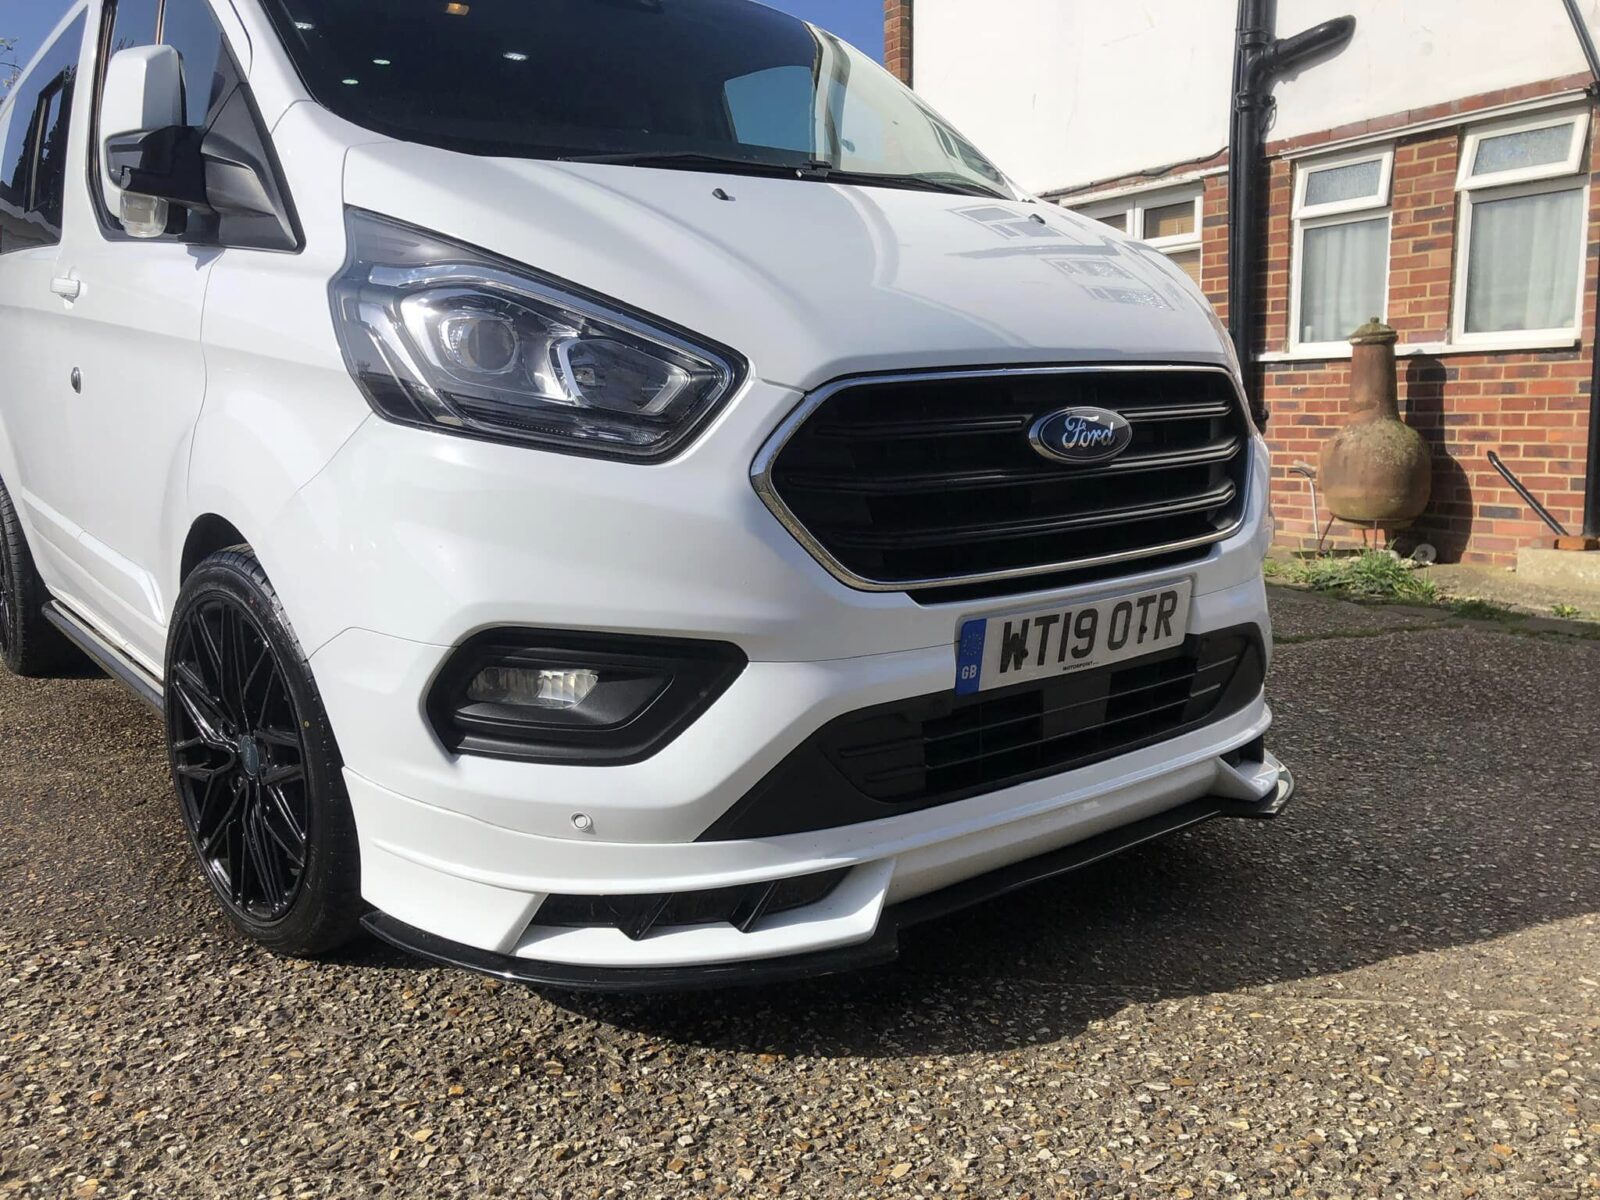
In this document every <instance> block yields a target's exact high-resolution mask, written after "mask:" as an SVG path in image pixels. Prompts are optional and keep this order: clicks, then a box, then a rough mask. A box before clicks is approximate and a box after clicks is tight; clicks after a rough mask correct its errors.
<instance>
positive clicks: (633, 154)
mask: <svg viewBox="0 0 1600 1200" xmlns="http://www.w3.org/2000/svg"><path fill="white" fill-rule="evenodd" d="M556 161H557V162H574V163H615V164H617V165H619V166H626V167H684V168H687V169H689V170H706V171H745V172H750V173H759V174H762V175H799V176H800V177H802V178H806V179H826V178H827V177H828V175H829V174H830V173H832V171H833V164H832V163H829V162H825V161H823V160H821V159H806V160H804V161H803V162H797V163H783V162H774V161H772V160H771V159H765V158H739V157H738V156H737V155H733V154H704V153H701V152H700V151H697V150H633V151H624V152H623V153H620V154H564V155H562V156H561V157H560V158H559V159H557V160H556Z"/></svg>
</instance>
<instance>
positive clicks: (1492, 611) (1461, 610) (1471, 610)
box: [1450, 599, 1521, 621]
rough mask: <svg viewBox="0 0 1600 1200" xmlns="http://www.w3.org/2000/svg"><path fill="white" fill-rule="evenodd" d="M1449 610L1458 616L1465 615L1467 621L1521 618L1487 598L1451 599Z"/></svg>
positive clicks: (1515, 619) (1514, 619)
mask: <svg viewBox="0 0 1600 1200" xmlns="http://www.w3.org/2000/svg"><path fill="white" fill-rule="evenodd" d="M1450 611H1451V612H1453V613H1455V615H1456V616H1458V617H1465V618H1466V619H1467V620H1469V621H1517V620H1521V617H1520V615H1519V614H1517V613H1515V612H1513V611H1512V610H1511V609H1509V608H1505V607H1504V606H1502V605H1499V604H1492V603H1490V602H1489V601H1488V600H1472V599H1464V600H1452V601H1451V602H1450Z"/></svg>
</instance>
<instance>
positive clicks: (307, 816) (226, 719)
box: [165, 547, 361, 954]
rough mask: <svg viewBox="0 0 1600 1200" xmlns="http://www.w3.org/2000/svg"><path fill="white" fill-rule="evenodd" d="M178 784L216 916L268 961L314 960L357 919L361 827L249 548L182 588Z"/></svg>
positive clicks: (175, 746) (209, 565)
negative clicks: (217, 904)
mask: <svg viewBox="0 0 1600 1200" xmlns="http://www.w3.org/2000/svg"><path fill="white" fill-rule="evenodd" d="M165 685H166V694H165V704H166V713H167V738H168V749H169V754H170V758H171V763H172V776H173V782H174V784H175V785H176V788H177V792H178V799H179V802H180V805H181V808H182V816H183V820H184V824H185V826H186V827H187V828H188V832H189V840H190V843H191V844H192V845H193V847H194V851H195V854H196V856H197V857H198V858H199V860H200V866H201V869H202V871H203V872H204V873H205V876H206V879H207V881H208V882H209V883H210V884H211V887H212V890H213V891H214V892H216V894H217V896H218V898H219V899H220V900H221V901H222V905H223V908H224V910H225V911H226V912H227V914H228V916H229V917H230V918H231V919H232V920H233V922H234V924H236V925H237V926H238V927H239V928H240V929H242V930H243V931H244V932H245V933H247V934H248V935H250V936H251V937H253V938H254V939H256V940H257V941H259V942H261V943H262V944H264V945H266V946H268V947H269V948H271V949H274V950H280V951H283V952H286V953H293V954H314V953H318V952H320V951H323V950H327V949H331V948H332V947H333V946H336V945H338V944H340V943H341V942H343V941H345V940H347V939H348V938H349V937H350V936H352V935H353V934H354V932H355V931H356V928H357V924H358V922H359V919H360V916H361V905H360V896H359V883H360V872H359V857H358V852H357V848H356V840H355V824H354V819H353V817H352V815H351V812H350V802H349V799H348V797H347V796H346V794H345V791H344V786H343V779H342V775H341V763H340V760H339V757H338V750H337V747H336V746H335V744H334V741H333V736H332V731H331V730H330V729H329V727H328V719H327V714H326V713H325V712H324V711H323V707H322V701H321V698H320V696H319V694H318V693H317V690H316V684H315V681H314V680H313V679H312V677H311V671H310V666H309V664H308V663H306V661H305V657H304V655H303V654H302V652H301V650H300V646H299V643H298V641H296V640H295V638H294V634H293V632H292V630H290V629H289V626H288V622H287V620H286V619H285V618H284V615H283V610H282V606H281V605H280V604H279V603H278V599H277V595H276V593H275V592H273V590H272V585H271V583H270V582H269V581H268V579H267V577H266V574H265V572H264V571H262V569H261V566H260V564H259V563H258V562H257V561H256V559H255V558H254V556H253V555H252V554H251V553H250V552H249V550H248V548H245V547H238V548H235V549H232V550H225V551H222V552H221V553H219V554H217V555H213V556H212V557H211V558H209V559H207V560H206V561H205V562H204V563H202V564H201V565H200V566H199V567H198V568H197V569H196V570H195V572H194V573H193V574H192V575H191V576H190V577H189V579H188V580H186V581H185V583H184V587H183V592H182V594H181V595H180V596H179V600H178V605H177V611H176V612H175V614H174V617H173V624H172V629H171V632H170V634H169V639H168V652H167V672H166V681H165Z"/></svg>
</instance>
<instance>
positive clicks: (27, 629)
mask: <svg viewBox="0 0 1600 1200" xmlns="http://www.w3.org/2000/svg"><path fill="white" fill-rule="evenodd" d="M49 599H50V593H49V590H48V589H47V588H46V587H45V585H44V580H42V579H40V578H39V572H38V569H37V568H36V567H35V566H34V565H33V555H32V554H31V553H30V552H29V550H28V539H27V537H26V535H25V534H24V533H23V531H22V521H21V520H20V519H19V518H18V516H17V510H16V508H15V506H13V504H12V503H11V493H9V492H8V491H6V487H5V484H4V483H0V662H3V663H4V664H5V665H6V667H7V668H8V669H10V670H11V672H12V673H13V674H16V675H34V676H39V675H53V674H56V673H58V672H60V671H63V670H67V669H69V668H72V667H74V666H76V665H78V664H81V662H82V658H81V656H80V655H79V654H78V652H77V650H76V649H75V648H74V647H73V646H72V643H70V642H68V641H67V639H66V638H64V637H62V636H61V634H60V632H58V631H57V630H56V628H55V626H53V625H51V624H50V622H48V621H47V620H45V616H44V605H45V603H46V601H48V600H49Z"/></svg>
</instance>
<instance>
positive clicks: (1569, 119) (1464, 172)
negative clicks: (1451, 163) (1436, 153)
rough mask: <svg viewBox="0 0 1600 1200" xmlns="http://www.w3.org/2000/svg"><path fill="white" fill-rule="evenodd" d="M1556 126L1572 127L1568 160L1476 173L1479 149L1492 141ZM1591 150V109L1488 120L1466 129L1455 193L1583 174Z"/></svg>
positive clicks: (1571, 109)
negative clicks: (1474, 168) (1486, 141)
mask: <svg viewBox="0 0 1600 1200" xmlns="http://www.w3.org/2000/svg"><path fill="white" fill-rule="evenodd" d="M1557 125H1571V126H1573V137H1572V144H1571V146H1570V147H1569V148H1568V151H1567V157H1566V158H1565V159H1563V160H1561V161H1559V162H1553V163H1542V164H1540V165H1539V166H1536V167H1513V168H1511V169H1510V170H1505V171H1491V172H1489V173H1488V174H1485V175H1479V174H1477V173H1476V172H1475V171H1474V170H1473V164H1474V163H1475V162H1477V161H1478V148H1479V147H1480V146H1481V145H1482V144H1483V142H1484V141H1485V140H1487V139H1490V138H1497V137H1505V136H1506V135H1508V134H1516V133H1533V132H1536V131H1537V130H1540V129H1554V128H1555V127H1556V126H1557ZM1588 148H1589V110H1588V109H1573V108H1568V109H1563V110H1561V111H1559V112H1556V113H1548V112H1546V113H1539V114H1538V115H1536V116H1532V117H1513V118H1510V119H1509V120H1504V121H1489V122H1486V123H1484V124H1482V125H1474V126H1471V127H1469V128H1468V129H1467V132H1466V136H1465V137H1464V138H1463V139H1462V142H1461V164H1460V166H1459V168H1458V169H1457V171H1456V191H1458V192H1467V191H1481V190H1483V189H1484V188H1498V187H1506V186H1509V185H1511V184H1518V183H1531V182H1533V181H1534V180H1543V179H1558V178H1565V177H1567V176H1569V175H1580V174H1582V173H1583V168H1584V156H1585V154H1586V152H1587V151H1588Z"/></svg>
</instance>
